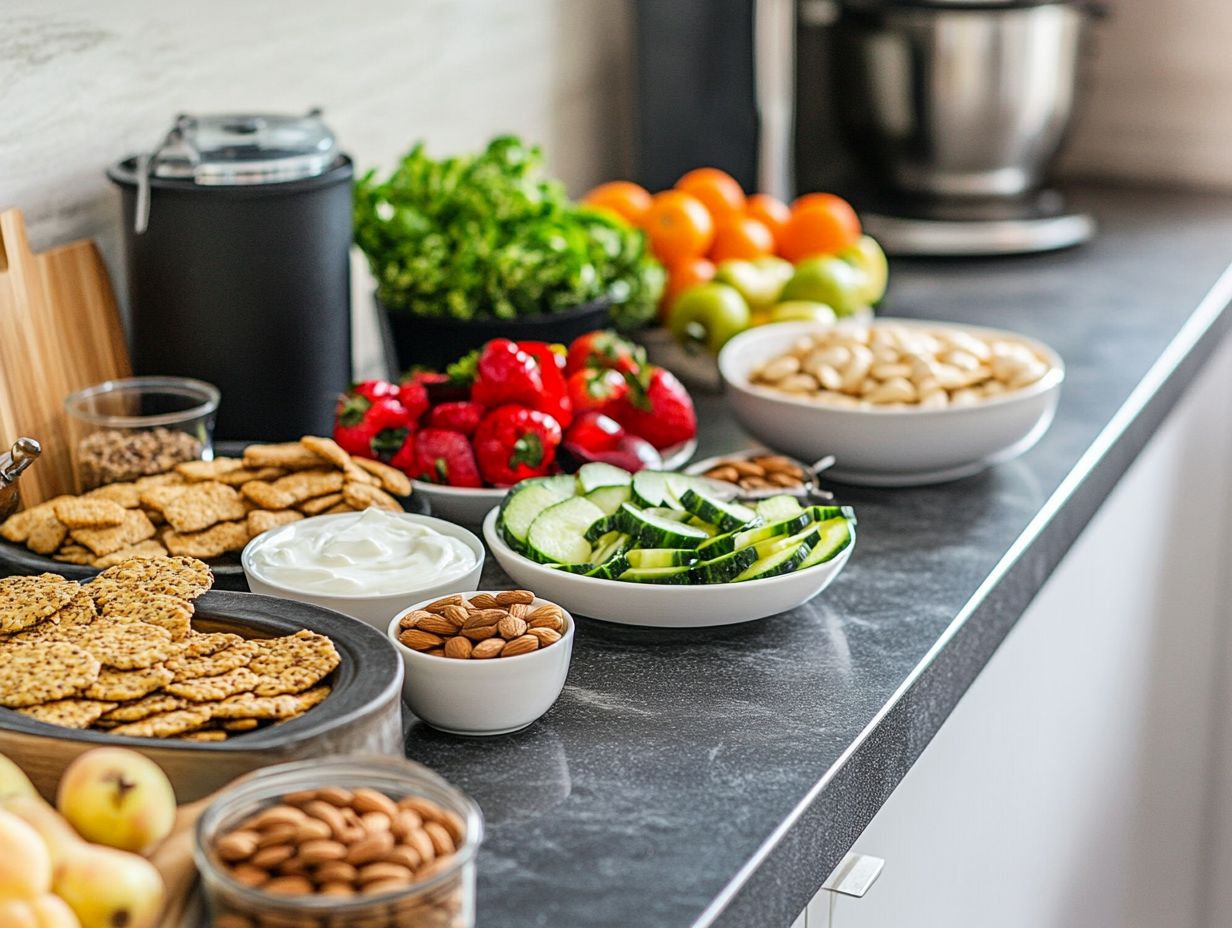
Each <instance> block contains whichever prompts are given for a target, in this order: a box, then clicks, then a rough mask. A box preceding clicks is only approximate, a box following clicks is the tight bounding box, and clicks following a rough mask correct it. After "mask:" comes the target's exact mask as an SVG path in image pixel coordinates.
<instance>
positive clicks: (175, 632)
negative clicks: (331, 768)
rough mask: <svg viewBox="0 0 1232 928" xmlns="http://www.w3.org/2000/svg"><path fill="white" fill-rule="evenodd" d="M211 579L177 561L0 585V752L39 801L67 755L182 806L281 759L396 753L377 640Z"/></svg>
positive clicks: (393, 693)
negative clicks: (101, 764) (153, 775)
mask: <svg viewBox="0 0 1232 928" xmlns="http://www.w3.org/2000/svg"><path fill="white" fill-rule="evenodd" d="M212 582H213V577H212V576H211V574H210V571H209V568H208V567H207V566H206V565H205V564H204V563H202V562H201V561H197V560H194V559H192V558H184V557H175V556H171V557H165V558H144V559H143V558H134V559H132V560H129V561H125V562H123V563H121V564H119V565H116V566H114V567H111V568H109V569H107V570H106V571H104V572H103V573H102V574H101V575H100V576H99V577H97V578H96V579H94V580H92V581H90V582H89V583H85V584H79V583H76V582H74V581H71V580H65V579H63V578H61V577H57V576H54V575H50V574H44V575H40V576H35V577H7V578H4V579H0V753H2V754H4V755H6V756H8V757H9V758H10V759H12V760H13V761H15V762H16V763H17V764H19V765H20V766H22V767H23V768H25V769H26V770H27V771H29V772H30V773H31V775H32V778H33V779H34V780H35V785H36V786H38V787H39V788H40V789H44V790H45V791H46V790H54V785H55V783H56V781H57V779H58V777H59V774H60V772H61V771H62V770H63V768H64V767H65V766H67V764H69V763H70V762H71V761H72V760H73V758H74V757H76V756H77V755H78V754H80V753H82V752H84V751H86V750H88V749H90V748H93V747H97V746H99V745H102V744H112V745H123V746H124V747H128V748H132V749H134V750H137V751H139V752H141V753H143V754H145V755H147V756H149V757H150V758H151V759H152V760H154V761H155V762H157V763H158V764H159V765H160V766H162V768H163V769H164V770H166V772H167V774H168V776H169V777H171V780H172V782H173V783H174V784H175V787H176V793H177V796H178V797H179V800H180V801H181V802H187V801H192V800H194V799H196V798H199V797H201V796H205V795H208V794H209V793H210V792H212V791H213V790H215V789H217V788H219V787H220V786H222V785H224V784H225V783H227V782H229V781H230V780H232V779H233V778H235V777H236V776H238V775H240V774H242V773H246V772H248V771H249V770H253V769H256V768H258V767H262V766H265V765H268V764H271V763H278V762H281V761H284V760H293V759H297V758H299V759H302V758H305V757H313V756H323V755H327V754H336V753H346V752H349V751H375V752H394V753H401V751H402V727H401V690H402V661H401V658H400V657H399V656H398V654H397V652H396V650H395V649H394V648H393V647H392V645H391V644H390V643H389V641H387V640H386V638H385V636H384V635H382V634H381V633H380V632H378V631H377V630H376V629H374V628H372V627H370V626H369V625H366V624H365V623H362V622H357V621H355V620H354V619H351V618H348V617H346V616H343V615H340V614H339V613H336V612H333V611H332V610H329V609H323V608H321V607H318V606H312V605H308V604H304V603H298V602H291V601H289V600H283V599H278V598H275V597H269V596H259V595H256V594H253V593H233V592H217V591H214V592H210V591H209V588H210V585H211V584H212ZM361 668H362V672H361ZM207 754H208V760H206V756H205V755H207Z"/></svg>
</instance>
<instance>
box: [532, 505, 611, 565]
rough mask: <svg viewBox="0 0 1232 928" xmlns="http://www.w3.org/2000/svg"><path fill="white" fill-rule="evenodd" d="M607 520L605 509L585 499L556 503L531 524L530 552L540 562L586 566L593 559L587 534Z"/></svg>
mask: <svg viewBox="0 0 1232 928" xmlns="http://www.w3.org/2000/svg"><path fill="white" fill-rule="evenodd" d="M606 518H607V516H606V515H604V514H603V510H602V509H600V508H599V507H598V506H596V505H595V504H594V503H592V502H591V501H590V500H588V499H586V498H585V497H582V496H575V497H572V498H570V499H566V500H562V501H561V502H559V503H554V504H552V505H551V506H548V507H547V508H546V509H544V510H543V511H542V512H541V513H539V515H538V516H536V517H535V521H534V522H532V523H531V526H530V530H529V531H528V532H527V533H526V548H527V551H528V552H529V554H530V556H531V557H533V558H535V559H536V560H539V561H545V562H552V561H555V562H556V563H557V564H584V563H586V562H587V561H589V560H590V556H591V546H590V542H589V541H587V540H586V537H587V533H588V532H589V531H590V528H591V526H593V525H594V524H595V523H596V522H598V521H600V520H601V519H606ZM595 537H596V538H597V537H598V536H597V535H596V536H595Z"/></svg>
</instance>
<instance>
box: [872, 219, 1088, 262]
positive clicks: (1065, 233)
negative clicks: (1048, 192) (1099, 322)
mask: <svg viewBox="0 0 1232 928" xmlns="http://www.w3.org/2000/svg"><path fill="white" fill-rule="evenodd" d="M860 219H861V222H862V223H863V225H864V231H866V232H867V233H868V234H869V235H871V236H873V238H875V239H877V241H878V242H880V243H881V247H882V248H884V249H885V250H886V252H887V253H888V254H891V255H899V256H912V255H918V256H929V257H948V256H968V257H978V256H980V255H1013V254H1029V253H1031V252H1037V251H1055V250H1057V249H1059V248H1070V247H1072V246H1074V245H1080V244H1082V243H1083V242H1085V241H1086V240H1087V239H1089V238H1091V236H1092V235H1094V234H1095V220H1094V219H1093V218H1092V217H1091V216H1090V215H1089V214H1087V213H1064V214H1061V215H1058V216H1035V217H1030V218H1026V217H1023V218H1015V219H1010V218H1006V219H919V218H914V217H906V216H887V215H884V214H881V213H864V214H863V215H862V216H861V217H860Z"/></svg>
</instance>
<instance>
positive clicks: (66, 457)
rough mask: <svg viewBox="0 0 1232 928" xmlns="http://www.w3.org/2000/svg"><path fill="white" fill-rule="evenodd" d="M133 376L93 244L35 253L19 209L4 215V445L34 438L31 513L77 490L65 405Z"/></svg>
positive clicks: (0, 301)
mask: <svg viewBox="0 0 1232 928" xmlns="http://www.w3.org/2000/svg"><path fill="white" fill-rule="evenodd" d="M130 371H131V368H130V366H129V361H128V348H127V345H126V344H125V341H124V331H123V329H122V328H121V325H120V315H119V312H118V310H117V309H116V302H115V296H114V294H113V293H112V290H111V279H110V277H108V275H107V268H106V266H105V265H104V264H103V260H102V257H101V256H100V255H99V253H98V249H97V248H96V247H95V245H94V243H93V242H90V241H79V242H70V243H69V244H67V245H60V246H58V247H56V248H53V249H51V250H50V251H45V252H41V253H39V254H35V253H34V252H32V251H31V250H30V244H29V242H28V241H27V239H26V224H25V221H24V220H23V219H22V215H21V210H18V209H9V210H5V211H4V212H0V445H2V446H3V447H5V448H7V447H8V446H9V445H10V444H12V442H13V441H15V440H16V439H17V438H18V437H20V436H22V435H29V436H30V437H31V438H36V439H38V440H39V441H40V442H41V443H42V445H43V454H42V457H40V458H39V460H38V461H37V462H36V463H35V464H34V466H32V467H31V468H30V469H29V470H27V471H26V473H25V474H24V475H23V476H22V478H21V495H22V500H23V501H24V502H25V504H26V505H27V506H29V505H32V504H34V503H37V502H40V501H42V500H45V499H49V498H50V497H52V496H55V495H56V494H58V493H68V492H72V491H73V473H72V461H71V457H70V453H69V435H68V423H67V420H66V417H65V413H64V398H65V397H66V396H68V394H70V393H72V392H73V391H74V390H80V389H81V388H82V387H88V386H90V385H91V384H95V383H100V382H101V381H104V380H112V379H114V378H116V377H127V376H129V373H130Z"/></svg>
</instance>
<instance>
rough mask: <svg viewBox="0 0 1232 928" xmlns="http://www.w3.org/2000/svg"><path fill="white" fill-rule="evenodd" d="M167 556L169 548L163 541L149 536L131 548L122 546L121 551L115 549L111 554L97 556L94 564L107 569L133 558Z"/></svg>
mask: <svg viewBox="0 0 1232 928" xmlns="http://www.w3.org/2000/svg"><path fill="white" fill-rule="evenodd" d="M166 556H167V549H166V548H164V547H163V546H162V543H161V542H159V541H155V540H154V539H153V538H147V539H146V540H145V541H141V542H138V543H137V544H135V545H133V546H131V547H129V548H121V549H120V550H119V551H113V552H112V553H111V554H106V555H103V556H102V557H100V558H95V560H94V566H95V567H98V568H102V569H106V568H108V567H115V566H116V565H117V564H122V563H124V562H125V561H128V560H132V559H133V558H152V557H160V558H161V557H166Z"/></svg>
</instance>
